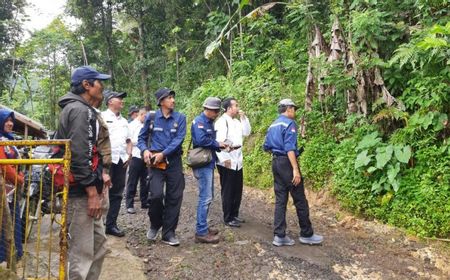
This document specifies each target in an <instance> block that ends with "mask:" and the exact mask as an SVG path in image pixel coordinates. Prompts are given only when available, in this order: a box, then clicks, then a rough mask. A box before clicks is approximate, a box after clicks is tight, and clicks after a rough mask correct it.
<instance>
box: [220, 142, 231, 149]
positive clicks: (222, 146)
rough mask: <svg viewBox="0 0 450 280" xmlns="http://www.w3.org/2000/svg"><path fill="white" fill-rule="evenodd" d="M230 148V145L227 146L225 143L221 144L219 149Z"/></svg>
mask: <svg viewBox="0 0 450 280" xmlns="http://www.w3.org/2000/svg"><path fill="white" fill-rule="evenodd" d="M228 147H229V145H228V144H227V143H225V142H219V148H221V149H226V148H228Z"/></svg>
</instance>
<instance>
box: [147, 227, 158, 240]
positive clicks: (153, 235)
mask: <svg viewBox="0 0 450 280" xmlns="http://www.w3.org/2000/svg"><path fill="white" fill-rule="evenodd" d="M158 231H159V229H153V228H150V229H149V230H148V231H147V239H148V240H151V241H155V240H156V236H157V235H158Z"/></svg>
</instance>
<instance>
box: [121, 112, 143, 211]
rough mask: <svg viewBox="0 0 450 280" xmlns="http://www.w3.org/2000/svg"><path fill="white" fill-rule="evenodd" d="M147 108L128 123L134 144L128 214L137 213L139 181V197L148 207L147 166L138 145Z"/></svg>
mask: <svg viewBox="0 0 450 280" xmlns="http://www.w3.org/2000/svg"><path fill="white" fill-rule="evenodd" d="M146 115H147V109H146V108H145V107H142V108H140V109H139V111H138V115H137V117H136V118H135V119H134V120H133V121H132V122H130V123H129V124H128V137H129V138H130V140H131V144H132V145H133V150H132V152H131V156H132V157H131V162H130V166H129V168H128V181H127V192H126V206H127V212H128V214H135V213H136V210H135V209H134V197H135V196H136V189H137V184H138V181H139V183H140V187H139V188H140V191H139V198H140V200H141V208H142V209H148V202H147V199H148V184H147V166H146V165H145V162H144V161H143V160H142V158H141V150H140V149H139V148H138V147H137V146H136V145H137V141H138V136H139V132H140V131H141V128H142V127H143V126H144V120H145V116H146Z"/></svg>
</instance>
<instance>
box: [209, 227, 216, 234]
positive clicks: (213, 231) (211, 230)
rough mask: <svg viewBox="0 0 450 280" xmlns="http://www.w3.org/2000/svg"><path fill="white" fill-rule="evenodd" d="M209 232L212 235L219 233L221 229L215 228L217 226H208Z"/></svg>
mask: <svg viewBox="0 0 450 280" xmlns="http://www.w3.org/2000/svg"><path fill="white" fill-rule="evenodd" d="M208 233H209V234H211V235H218V234H219V230H218V229H215V228H208Z"/></svg>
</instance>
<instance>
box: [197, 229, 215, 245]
mask: <svg viewBox="0 0 450 280" xmlns="http://www.w3.org/2000/svg"><path fill="white" fill-rule="evenodd" d="M195 243H207V244H217V243H219V236H217V235H212V234H211V233H209V232H208V234H207V235H204V236H201V235H197V234H196V235H195Z"/></svg>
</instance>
